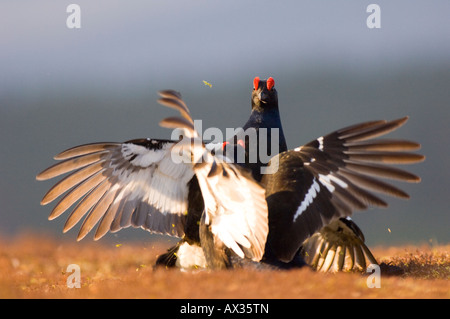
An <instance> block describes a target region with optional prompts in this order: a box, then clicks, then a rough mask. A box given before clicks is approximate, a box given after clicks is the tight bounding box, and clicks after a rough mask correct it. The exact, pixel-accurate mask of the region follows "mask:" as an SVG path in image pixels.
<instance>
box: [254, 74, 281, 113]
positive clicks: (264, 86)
mask: <svg viewBox="0 0 450 319" xmlns="http://www.w3.org/2000/svg"><path fill="white" fill-rule="evenodd" d="M255 108H256V109H260V110H267V109H271V108H278V94H277V90H276V89H275V80H274V79H273V78H272V77H270V78H268V79H267V80H261V79H260V78H259V77H255V78H254V79H253V92H252V109H255Z"/></svg>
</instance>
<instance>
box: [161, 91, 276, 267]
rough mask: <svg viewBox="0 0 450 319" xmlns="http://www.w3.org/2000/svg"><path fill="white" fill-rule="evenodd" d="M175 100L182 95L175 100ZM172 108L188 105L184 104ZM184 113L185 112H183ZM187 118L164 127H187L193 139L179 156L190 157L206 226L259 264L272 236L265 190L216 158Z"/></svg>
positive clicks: (174, 119) (242, 171) (183, 144)
mask: <svg viewBox="0 0 450 319" xmlns="http://www.w3.org/2000/svg"><path fill="white" fill-rule="evenodd" d="M172 98H173V99H174V100H175V101H176V100H179V97H178V96H174V97H172ZM172 105H184V103H183V102H182V101H177V103H175V102H174V103H172ZM180 112H181V110H180ZM181 114H182V115H183V117H184V118H177V117H172V118H167V119H165V120H163V121H162V122H161V123H160V124H161V125H162V126H165V127H169V128H183V129H185V131H186V133H185V135H186V136H187V137H189V139H185V140H184V142H183V141H181V142H180V143H178V147H180V150H177V152H178V153H184V154H186V153H187V154H190V160H191V161H192V163H193V170H194V173H195V175H196V176H197V180H198V182H199V186H200V189H201V192H202V196H203V200H204V203H205V218H204V220H205V223H206V224H207V225H209V226H210V229H211V232H212V234H213V235H214V240H215V241H220V242H221V243H223V244H224V245H225V246H226V247H228V248H230V249H231V250H232V251H234V252H235V253H236V254H237V255H238V256H240V257H241V258H244V257H247V258H250V259H253V260H254V261H259V260H260V259H261V258H262V256H263V254H264V247H265V243H266V238H267V233H268V210H267V203H266V201H265V190H264V189H263V188H262V187H261V186H260V185H259V184H258V183H257V182H256V181H254V180H253V178H252V177H251V174H250V172H249V171H247V170H245V169H243V168H241V167H239V166H237V165H233V164H231V163H227V160H226V159H223V158H222V157H216V156H214V155H213V154H212V153H211V150H210V149H209V147H208V148H207V147H206V146H205V145H204V144H203V142H202V141H200V140H199V139H198V134H197V133H196V132H195V130H194V126H193V124H192V123H193V122H192V121H191V120H190V119H189V117H188V116H186V115H185V113H183V112H181Z"/></svg>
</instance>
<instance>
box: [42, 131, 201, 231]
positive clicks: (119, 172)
mask: <svg viewBox="0 0 450 319" xmlns="http://www.w3.org/2000/svg"><path fill="white" fill-rule="evenodd" d="M175 144H176V142H175V141H170V140H156V139H137V140H132V141H128V142H125V143H93V144H87V145H81V146H77V147H74V148H71V149H69V150H67V151H64V152H62V153H60V154H58V155H57V156H55V159H56V160H61V162H59V163H57V164H55V165H54V166H52V167H49V168H48V169H46V170H44V171H43V172H42V173H40V174H39V175H38V176H37V179H38V180H46V179H50V178H54V177H57V176H59V175H62V174H66V173H69V172H71V173H70V174H69V175H67V176H66V177H64V178H63V179H62V180H61V181H59V182H58V183H57V184H56V185H54V186H53V187H52V188H51V189H50V190H49V191H48V192H47V194H46V195H45V196H44V198H43V199H42V201H41V204H42V205H46V204H48V203H50V202H52V201H54V200H55V199H56V198H58V197H60V196H61V195H63V194H64V193H65V195H64V196H62V198H61V200H60V201H59V202H58V203H57V204H56V206H55V207H54V209H53V210H52V212H51V214H50V216H49V219H54V218H56V217H58V216H60V215H61V214H63V213H64V212H65V211H67V210H68V209H69V208H70V207H72V206H73V205H74V204H75V203H77V204H76V205H75V207H74V208H73V210H72V211H71V213H70V215H69V217H68V219H67V221H66V223H65V225H64V230H63V231H64V232H67V231H68V230H70V229H71V228H72V227H74V226H75V225H76V224H77V223H78V222H79V221H80V220H81V219H82V218H84V221H83V223H82V225H81V228H80V231H79V234H78V240H81V239H82V238H84V237H85V236H86V235H87V233H89V231H91V230H92V228H93V227H94V226H95V225H96V224H97V223H98V222H99V225H98V228H97V230H96V232H95V237H94V238H95V239H99V238H101V237H102V236H103V235H105V234H106V233H107V232H108V231H113V232H114V231H118V230H120V229H122V228H125V227H129V226H133V227H142V228H144V229H146V230H149V231H152V232H156V233H162V234H169V235H173V236H182V235H183V233H184V224H185V219H186V213H187V196H188V186H187V184H188V182H189V181H190V180H191V178H192V177H193V175H194V172H193V171H192V168H191V166H190V165H187V164H185V163H178V164H176V163H174V162H173V161H172V160H171V157H170V151H171V149H172V148H173V146H174V145H175Z"/></svg>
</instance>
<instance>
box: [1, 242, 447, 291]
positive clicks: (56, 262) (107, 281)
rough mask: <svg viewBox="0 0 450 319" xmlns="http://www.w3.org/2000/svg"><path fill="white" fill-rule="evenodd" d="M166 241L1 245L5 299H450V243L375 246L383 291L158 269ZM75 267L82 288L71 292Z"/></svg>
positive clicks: (342, 281) (302, 275)
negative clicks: (69, 280) (69, 281)
mask: <svg viewBox="0 0 450 319" xmlns="http://www.w3.org/2000/svg"><path fill="white" fill-rule="evenodd" d="M167 248H168V245H167V244H164V243H154V244H149V243H136V242H129V243H123V244H122V245H114V244H110V243H95V242H85V243H83V242H82V243H67V242H63V243H61V242H59V243H58V242H56V241H54V240H51V239H49V238H46V237H42V236H39V235H28V236H21V237H18V238H16V239H14V240H12V241H11V240H2V244H1V247H0V269H1V272H0V298H256V299H259V298H261V299H263V298H446V299H448V298H450V280H449V279H450V254H449V251H450V246H448V245H447V246H438V247H433V248H431V247H430V246H429V245H423V246H420V247H415V246H405V247H392V248H381V247H379V248H377V247H375V248H373V249H372V251H373V253H374V255H375V256H376V257H377V259H378V261H379V262H381V263H382V264H383V267H382V276H381V288H371V289H370V288H368V287H367V276H366V275H362V274H359V273H340V274H323V273H317V272H314V271H311V270H310V269H307V268H304V269H300V270H291V271H257V270H251V269H239V270H230V271H200V272H180V271H179V270H166V269H156V270H155V269H153V267H152V265H153V263H154V261H155V258H156V256H157V255H158V254H161V253H163V252H165V250H166V249H167ZM69 264H77V265H79V266H80V269H81V288H79V289H77V288H68V287H67V284H66V282H67V278H68V276H69V273H66V269H67V266H68V265H69Z"/></svg>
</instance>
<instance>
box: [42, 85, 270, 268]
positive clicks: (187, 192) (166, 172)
mask: <svg viewBox="0 0 450 319" xmlns="http://www.w3.org/2000/svg"><path fill="white" fill-rule="evenodd" d="M160 94H161V96H162V98H161V99H160V100H159V102H160V103H162V104H163V105H166V106H168V107H172V108H175V109H177V110H178V111H179V112H180V113H181V115H182V117H170V118H167V119H164V120H163V121H161V123H160V124H161V125H162V126H164V127H168V128H173V129H176V128H177V129H180V130H179V132H180V139H179V140H173V141H172V140H158V139H137V140H131V141H127V142H124V143H109V142H108V143H93V144H86V145H81V146H77V147H74V148H71V149H68V150H66V151H64V152H62V153H60V154H58V155H56V156H55V159H56V160H61V162H59V163H57V164H55V165H53V166H51V167H49V168H48V169H46V170H44V171H43V172H41V173H40V174H38V175H37V177H36V178H37V179H38V180H47V179H50V178H53V177H56V176H59V175H62V174H65V173H69V172H72V173H70V174H69V175H67V176H66V177H64V178H63V179H62V180H61V181H59V182H58V183H57V184H56V185H54V186H53V187H52V188H51V189H50V190H49V191H48V192H47V194H46V195H45V196H44V198H43V199H42V201H41V204H43V205H45V204H48V203H50V202H52V201H53V200H55V199H56V198H58V197H59V196H61V195H63V194H64V193H65V195H64V196H63V197H62V198H61V200H60V201H59V202H58V203H57V204H56V206H55V207H54V209H53V210H52V212H51V214H50V216H49V219H54V218H56V217H58V216H60V215H61V214H62V213H64V212H65V211H66V210H68V209H69V208H70V207H71V206H73V205H75V203H77V204H76V205H75V207H74V208H73V210H72V212H71V213H70V215H69V217H68V219H67V221H66V224H65V226H64V232H66V231H68V230H69V229H71V228H72V227H73V226H75V225H76V224H77V223H78V222H79V221H80V220H81V219H82V218H83V217H84V220H83V223H82V225H81V228H80V231H79V233H78V238H77V239H78V240H81V239H82V238H84V237H85V236H86V235H87V234H88V233H89V232H90V231H91V230H92V229H93V228H94V227H95V225H97V224H98V227H97V229H96V231H95V236H94V239H96V240H97V239H99V238H101V237H102V236H104V235H105V234H106V233H107V232H108V231H111V232H115V231H118V230H120V229H122V228H125V227H129V226H133V227H141V228H143V229H145V230H148V231H151V232H156V233H161V234H169V235H172V236H178V237H183V236H185V235H186V233H188V234H189V235H190V236H191V237H189V238H185V240H186V242H187V241H192V243H194V244H197V245H196V246H197V247H198V249H197V250H200V251H201V249H200V248H199V247H200V245H201V246H202V248H203V253H204V257H200V258H203V259H205V258H206V261H203V262H204V263H205V266H208V267H211V268H225V267H231V266H232V265H231V263H232V260H231V259H229V256H230V255H231V253H232V254H233V256H234V257H235V256H238V257H239V258H242V259H244V258H248V259H250V260H253V261H259V260H260V259H261V258H262V256H263V253H264V246H265V242H266V238H267V232H268V217H267V215H268V212H267V204H266V201H265V197H264V189H263V188H262V187H261V186H260V185H259V184H258V183H257V182H256V181H254V180H253V178H252V177H251V174H250V172H249V171H248V170H245V169H243V168H242V167H240V166H238V165H234V164H232V163H225V162H223V161H221V160H219V159H218V158H217V157H216V156H214V155H213V154H211V153H210V151H209V150H208V149H207V148H206V147H205V145H204V144H203V142H202V141H201V139H200V138H199V135H198V133H197V132H196V131H195V129H194V125H193V120H192V118H191V115H190V113H189V110H188V108H187V106H186V104H185V103H184V102H183V100H182V99H181V96H180V95H179V94H178V93H177V92H174V91H163V92H160ZM191 218H192V219H194V220H195V225H194V224H192V222H191ZM197 221H199V223H198V224H197ZM236 225H238V226H239V227H236ZM194 246H195V245H194ZM194 251H195V249H194Z"/></svg>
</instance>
